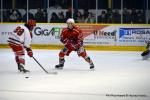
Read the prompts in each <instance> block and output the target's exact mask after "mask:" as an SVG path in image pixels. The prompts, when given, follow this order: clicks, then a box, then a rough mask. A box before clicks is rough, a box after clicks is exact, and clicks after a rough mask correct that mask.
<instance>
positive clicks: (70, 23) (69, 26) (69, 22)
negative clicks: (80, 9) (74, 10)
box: [66, 18, 75, 29]
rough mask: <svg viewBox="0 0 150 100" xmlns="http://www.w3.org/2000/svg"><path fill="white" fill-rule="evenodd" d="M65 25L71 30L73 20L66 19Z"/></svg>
mask: <svg viewBox="0 0 150 100" xmlns="http://www.w3.org/2000/svg"><path fill="white" fill-rule="evenodd" d="M66 23H67V26H68V28H69V29H72V28H73V26H74V23H75V22H74V19H73V18H69V19H67V21H66Z"/></svg>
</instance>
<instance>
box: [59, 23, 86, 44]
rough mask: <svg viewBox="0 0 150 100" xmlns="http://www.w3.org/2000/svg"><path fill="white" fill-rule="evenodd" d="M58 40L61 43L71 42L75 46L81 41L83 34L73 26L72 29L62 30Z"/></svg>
mask: <svg viewBox="0 0 150 100" xmlns="http://www.w3.org/2000/svg"><path fill="white" fill-rule="evenodd" d="M60 38H61V40H62V41H64V40H72V41H73V42H74V43H75V44H77V43H78V42H80V41H83V33H82V30H81V29H80V28H79V27H78V26H73V29H69V28H64V29H63V31H62V33H61V35H60Z"/></svg>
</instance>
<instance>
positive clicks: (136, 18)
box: [123, 0, 146, 24]
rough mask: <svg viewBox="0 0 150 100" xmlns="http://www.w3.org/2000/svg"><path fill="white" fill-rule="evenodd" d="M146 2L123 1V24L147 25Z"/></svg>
mask: <svg viewBox="0 0 150 100" xmlns="http://www.w3.org/2000/svg"><path fill="white" fill-rule="evenodd" d="M144 2H145V0H124V1H123V7H124V9H123V23H133V24H137V23H141V24H144V23H146V17H145V15H146V14H145V12H146V11H145V10H146V9H145V6H146V5H145V3H144Z"/></svg>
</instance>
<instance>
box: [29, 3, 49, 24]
mask: <svg viewBox="0 0 150 100" xmlns="http://www.w3.org/2000/svg"><path fill="white" fill-rule="evenodd" d="M46 4H47V0H29V9H28V10H29V13H28V19H35V20H36V22H38V23H43V22H47V9H46V8H47V5H46Z"/></svg>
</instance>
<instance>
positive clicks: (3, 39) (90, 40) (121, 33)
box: [0, 23, 150, 46]
mask: <svg viewBox="0 0 150 100" xmlns="http://www.w3.org/2000/svg"><path fill="white" fill-rule="evenodd" d="M19 25H21V24H9V23H8V24H7V23H5V24H0V44H7V40H8V35H9V34H12V32H13V30H14V29H15V28H16V27H17V26H19ZM77 25H78V26H79V27H80V28H81V30H82V31H83V35H84V44H85V45H99V46H143V45H145V41H147V40H149V39H150V27H149V26H146V25H145V26H142V25H141V26H140V25H138V26H136V25H134V26H133V25H130V26H129V25H128V26H127V25H126V26H125V25H101V24H92V25H91V24H77ZM64 27H66V24H52V23H51V24H50V23H45V24H43V23H41V24H39V23H38V24H37V26H36V27H35V28H34V30H33V31H32V34H33V39H32V44H57V45H60V44H61V42H60V40H59V36H60V34H61V32H62V29H63V28H64Z"/></svg>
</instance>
